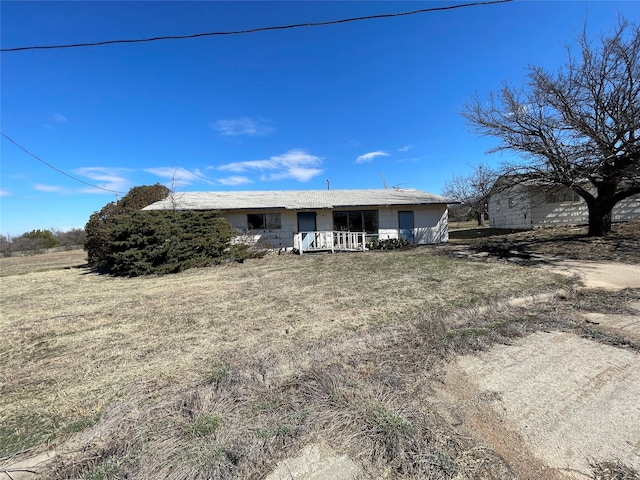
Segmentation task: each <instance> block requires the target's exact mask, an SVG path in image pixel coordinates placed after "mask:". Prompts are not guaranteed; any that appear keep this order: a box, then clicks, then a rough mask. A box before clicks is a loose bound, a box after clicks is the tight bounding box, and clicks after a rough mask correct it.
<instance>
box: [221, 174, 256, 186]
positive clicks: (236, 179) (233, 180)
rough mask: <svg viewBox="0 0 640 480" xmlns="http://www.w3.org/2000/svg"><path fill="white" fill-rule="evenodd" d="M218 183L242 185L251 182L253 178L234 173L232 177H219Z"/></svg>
mask: <svg viewBox="0 0 640 480" xmlns="http://www.w3.org/2000/svg"><path fill="white" fill-rule="evenodd" d="M218 183H220V184H222V185H227V186H232V185H242V184H244V183H251V180H250V179H249V178H248V177H243V176H241V175H232V176H230V177H225V178H220V179H218Z"/></svg>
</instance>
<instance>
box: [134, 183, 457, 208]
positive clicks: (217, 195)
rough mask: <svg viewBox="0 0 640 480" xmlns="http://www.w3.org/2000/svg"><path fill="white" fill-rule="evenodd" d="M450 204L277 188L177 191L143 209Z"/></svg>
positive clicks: (421, 197)
mask: <svg viewBox="0 0 640 480" xmlns="http://www.w3.org/2000/svg"><path fill="white" fill-rule="evenodd" d="M444 203H454V202H453V201H452V200H451V199H449V198H445V197H441V196H439V195H433V194H431V193H426V192H421V191H420V190H411V189H395V188H394V189H384V190H281V191H261V192H243V191H233V192H180V193H175V194H174V195H173V199H171V198H170V197H167V198H165V199H164V200H161V201H159V202H156V203H153V204H151V205H149V206H148V207H145V208H144V210H172V209H176V210H255V209H265V210H266V209H286V210H302V209H321V208H328V209H330V208H340V207H365V206H368V207H374V206H378V207H381V206H387V205H430V204H444Z"/></svg>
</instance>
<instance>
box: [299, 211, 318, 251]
mask: <svg viewBox="0 0 640 480" xmlns="http://www.w3.org/2000/svg"><path fill="white" fill-rule="evenodd" d="M315 231H316V212H298V232H315ZM315 237H316V236H315V234H313V233H303V234H302V248H303V249H307V248H313V246H314V245H313V244H314V240H315Z"/></svg>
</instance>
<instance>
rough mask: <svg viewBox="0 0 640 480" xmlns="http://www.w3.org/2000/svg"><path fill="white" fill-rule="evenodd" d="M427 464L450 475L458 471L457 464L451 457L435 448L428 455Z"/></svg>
mask: <svg viewBox="0 0 640 480" xmlns="http://www.w3.org/2000/svg"><path fill="white" fill-rule="evenodd" d="M429 464H430V465H432V466H433V467H435V468H437V469H438V470H439V471H441V472H443V473H445V474H447V475H451V476H452V477H453V476H454V475H455V474H456V473H458V470H459V467H458V465H457V464H456V463H455V462H454V461H453V460H452V459H451V457H449V455H447V454H446V453H444V452H442V451H440V450H437V449H436V450H434V451H433V452H431V454H430V455H429Z"/></svg>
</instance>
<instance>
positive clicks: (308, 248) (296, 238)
mask: <svg viewBox="0 0 640 480" xmlns="http://www.w3.org/2000/svg"><path fill="white" fill-rule="evenodd" d="M366 237H367V234H366V233H365V232H343V231H326V232H298V233H294V234H293V249H294V251H295V252H297V253H299V254H300V255H303V254H304V253H309V252H332V253H335V252H337V251H338V252H364V251H365V250H366Z"/></svg>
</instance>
